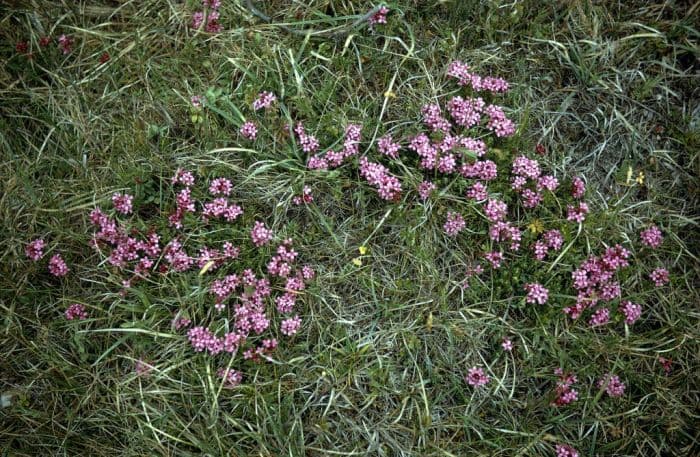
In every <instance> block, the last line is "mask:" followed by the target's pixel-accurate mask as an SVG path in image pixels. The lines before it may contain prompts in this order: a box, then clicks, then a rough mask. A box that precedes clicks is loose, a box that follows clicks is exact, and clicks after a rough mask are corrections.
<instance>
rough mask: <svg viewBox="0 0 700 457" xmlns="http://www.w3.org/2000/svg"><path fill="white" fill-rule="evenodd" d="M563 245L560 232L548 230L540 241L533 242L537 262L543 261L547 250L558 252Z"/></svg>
mask: <svg viewBox="0 0 700 457" xmlns="http://www.w3.org/2000/svg"><path fill="white" fill-rule="evenodd" d="M563 244H564V237H563V236H562V234H561V232H560V231H559V230H556V229H552V230H548V231H547V232H545V233H544V235H543V237H542V239H541V240H537V241H535V244H534V245H533V250H534V251H535V258H536V259H537V260H544V259H545V257H547V254H548V253H549V250H550V249H552V250H554V251H558V250H559V249H561V247H562V245H563Z"/></svg>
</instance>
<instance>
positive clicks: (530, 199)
mask: <svg viewBox="0 0 700 457" xmlns="http://www.w3.org/2000/svg"><path fill="white" fill-rule="evenodd" d="M543 198H544V197H543V196H542V194H541V193H540V192H535V191H534V190H532V189H525V190H523V206H524V207H525V208H537V205H539V204H540V203H541V202H542V199H543Z"/></svg>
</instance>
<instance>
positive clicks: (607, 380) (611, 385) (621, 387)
mask: <svg viewBox="0 0 700 457" xmlns="http://www.w3.org/2000/svg"><path fill="white" fill-rule="evenodd" d="M598 388H599V389H602V388H605V392H607V394H608V395H610V396H611V397H613V398H617V397H621V396H622V395H623V394H624V393H625V383H624V382H622V381H620V378H619V377H617V376H616V375H611V374H609V373H608V374H607V375H605V376H603V377H602V378H601V379H600V380H599V381H598Z"/></svg>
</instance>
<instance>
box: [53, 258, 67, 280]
mask: <svg viewBox="0 0 700 457" xmlns="http://www.w3.org/2000/svg"><path fill="white" fill-rule="evenodd" d="M69 271H70V269H69V268H68V265H66V262H65V261H64V260H63V258H62V257H61V254H55V255H54V256H53V257H51V260H49V272H50V273H51V274H52V275H54V276H56V277H61V276H65V275H67V274H68V272H69Z"/></svg>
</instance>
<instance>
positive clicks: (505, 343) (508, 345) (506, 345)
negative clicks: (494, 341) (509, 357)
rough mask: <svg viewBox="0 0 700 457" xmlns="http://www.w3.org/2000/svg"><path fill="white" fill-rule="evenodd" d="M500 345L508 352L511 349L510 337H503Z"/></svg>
mask: <svg viewBox="0 0 700 457" xmlns="http://www.w3.org/2000/svg"><path fill="white" fill-rule="evenodd" d="M501 347H502V348H503V350H504V351H506V352H510V351H512V350H513V342H512V341H511V340H510V338H503V342H502V343H501Z"/></svg>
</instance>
